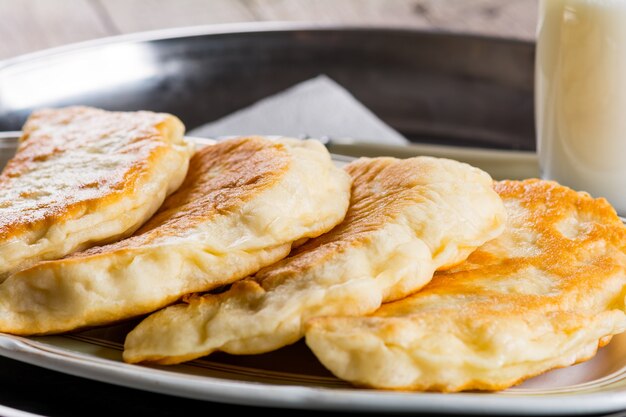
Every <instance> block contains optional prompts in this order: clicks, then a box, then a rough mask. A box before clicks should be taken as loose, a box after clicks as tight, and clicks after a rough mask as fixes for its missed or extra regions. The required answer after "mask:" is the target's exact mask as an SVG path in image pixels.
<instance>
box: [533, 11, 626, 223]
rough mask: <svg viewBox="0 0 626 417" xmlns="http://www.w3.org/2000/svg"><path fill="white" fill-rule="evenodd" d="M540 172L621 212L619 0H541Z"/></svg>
mask: <svg viewBox="0 0 626 417" xmlns="http://www.w3.org/2000/svg"><path fill="white" fill-rule="evenodd" d="M535 65H536V67H535V100H536V101H535V109H536V124H537V151H538V155H539V165H540V168H541V175H542V177H543V178H545V179H552V180H556V181H558V182H559V183H561V184H563V185H566V186H569V187H571V188H573V189H575V190H577V191H587V192H588V193H589V194H591V195H592V196H594V197H605V198H606V199H607V200H608V201H609V202H610V203H611V204H612V205H613V206H614V207H615V209H616V210H617V212H618V213H619V214H620V215H621V216H626V0H540V1H539V23H538V33H537V54H536V64H535Z"/></svg>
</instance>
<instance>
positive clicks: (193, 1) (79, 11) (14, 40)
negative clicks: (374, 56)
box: [0, 0, 538, 59]
mask: <svg viewBox="0 0 626 417" xmlns="http://www.w3.org/2000/svg"><path fill="white" fill-rule="evenodd" d="M537 1H538V0H177V1H173V0H0V19H1V20H0V21H1V22H2V24H0V59H5V58H10V57H14V56H17V55H21V54H25V53H28V52H33V51H37V50H41V49H45V48H50V47H54V46H59V45H64V44H67V43H74V42H79V41H84V40H88V39H95V38H100V37H105V36H114V35H120V34H126V33H132V32H139V31H148V30H157V29H163V28H172V27H181V26H195V25H206V24H217V23H232V22H258V21H291V22H296V21H298V22H323V23H346V24H353V25H354V24H358V25H379V26H380V25H382V26H398V27H413V28H427V29H433V30H448V31H457V32H466V33H479V34H486V35H491V36H504V37H513V38H520V39H534V36H535V26H536V13H537Z"/></svg>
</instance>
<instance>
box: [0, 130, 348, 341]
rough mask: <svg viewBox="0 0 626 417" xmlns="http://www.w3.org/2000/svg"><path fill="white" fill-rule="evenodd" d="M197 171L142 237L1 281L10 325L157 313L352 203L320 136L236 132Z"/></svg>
mask: <svg viewBox="0 0 626 417" xmlns="http://www.w3.org/2000/svg"><path fill="white" fill-rule="evenodd" d="M189 172H190V174H189V175H188V176H187V179H186V180H185V182H184V184H183V185H182V186H181V187H180V189H179V190H178V191H177V192H176V193H174V194H172V195H171V196H170V197H169V198H168V199H167V200H166V202H165V203H164V204H163V207H162V209H161V210H160V211H159V213H157V214H156V215H155V216H154V217H153V219H151V220H150V221H149V222H148V223H147V224H146V225H145V226H144V227H143V228H142V229H140V230H139V231H137V232H136V233H135V235H134V236H132V237H130V238H128V239H126V240H122V241H119V242H116V243H112V244H110V245H106V246H100V247H97V248H92V249H89V250H87V251H84V252H81V253H77V254H73V255H72V256H69V257H67V258H64V259H61V260H56V261H48V262H41V263H38V264H36V265H34V266H32V267H30V268H27V269H24V270H22V271H20V272H19V273H17V274H14V275H11V276H10V277H9V278H8V279H7V280H6V281H5V282H4V283H2V284H0V331H3V332H7V333H16V334H43V333H46V334H49V333H59V332H64V331H69V330H75V329H77V328H81V327H87V326H96V325H102V324H109V323H113V322H116V321H119V320H123V319H127V318H131V317H134V316H137V315H140V314H145V313H149V312H151V311H154V310H156V309H158V308H162V307H164V306H166V305H168V304H170V303H171V302H173V301H175V300H177V299H178V298H180V297H182V296H183V295H185V294H188V293H191V292H197V291H207V290H210V289H213V288H215V287H218V286H221V285H224V284H228V283H231V282H233V281H235V280H237V279H240V278H242V277H245V276H247V275H249V274H253V273H255V272H257V271H258V270H259V269H261V268H262V267H264V266H267V265H269V264H271V263H274V262H276V261H278V260H279V259H281V258H284V257H285V256H286V255H287V254H288V253H289V249H290V247H291V243H292V242H293V241H295V240H298V239H301V238H310V237H315V236H318V235H320V234H322V233H324V232H326V231H328V230H330V229H331V228H332V227H333V226H335V225H336V224H338V223H339V222H340V221H341V220H342V219H343V217H344V216H345V213H346V210H347V208H348V201H349V194H350V177H349V175H347V174H346V173H345V172H344V171H343V170H341V169H340V168H337V167H336V166H335V165H334V163H333V162H332V160H331V158H330V154H329V153H328V151H327V150H326V149H325V148H324V146H323V145H321V143H319V142H318V141H314V140H309V141H299V140H296V139H290V138H281V139H276V140H270V139H268V138H263V137H248V138H237V139H231V140H228V141H224V142H220V143H218V144H216V145H212V146H208V147H205V148H203V149H201V150H199V151H198V152H197V153H196V154H195V155H194V157H193V158H192V160H191V163H190V171H189Z"/></svg>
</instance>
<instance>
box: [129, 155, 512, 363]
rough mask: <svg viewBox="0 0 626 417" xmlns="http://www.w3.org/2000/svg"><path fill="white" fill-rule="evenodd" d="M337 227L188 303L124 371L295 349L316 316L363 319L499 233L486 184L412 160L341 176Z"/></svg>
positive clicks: (369, 165)
mask: <svg viewBox="0 0 626 417" xmlns="http://www.w3.org/2000/svg"><path fill="white" fill-rule="evenodd" d="M346 171H347V172H348V173H350V176H351V177H352V192H351V199H350V208H349V209H348V212H347V214H346V217H345V219H344V220H343V222H342V223H341V224H339V225H338V226H337V227H335V228H334V229H333V230H331V231H330V232H328V233H326V234H324V235H322V236H320V237H318V238H316V239H312V240H309V241H308V242H306V243H304V244H303V245H301V246H298V247H297V248H296V249H294V250H293V251H292V253H291V254H290V256H289V257H288V258H286V259H284V260H282V261H280V262H277V263H276V264H273V265H271V266H269V267H267V268H264V269H263V270H261V271H260V272H259V273H257V274H256V275H255V276H254V277H252V278H249V279H246V280H243V281H240V282H236V283H235V284H233V286H232V287H231V289H230V290H229V291H226V292H224V293H222V294H219V295H205V296H198V297H191V298H190V299H189V300H188V303H187V304H179V305H175V306H172V307H169V308H167V309H164V310H162V311H160V312H158V313H155V314H153V315H152V316H150V317H148V318H147V319H146V320H144V321H143V322H142V323H140V324H139V326H137V328H135V329H134V330H133V331H132V332H131V333H130V334H129V335H128V337H127V339H126V343H125V351H124V359H125V360H126V361H128V362H138V361H154V362H159V363H177V362H182V361H185V360H189V359H193V358H195V357H199V356H202V355H205V354H208V353H211V352H213V351H215V350H222V351H226V352H229V353H235V354H254V353H262V352H266V351H269V350H273V349H277V348H279V347H282V346H285V345H287V344H290V343H293V342H295V341H297V340H298V339H300V338H301V337H302V335H303V330H302V324H303V323H304V322H305V321H306V320H307V319H308V318H310V317H314V316H317V315H322V314H331V313H332V314H342V313H343V314H363V313H368V312H370V311H373V310H375V309H376V308H378V306H380V303H381V302H382V301H383V300H390V299H396V298H398V297H402V296H404V295H406V294H408V293H409V292H411V291H414V290H416V289H418V288H420V287H421V286H423V285H424V284H426V283H427V282H428V281H429V280H430V279H431V277H432V274H433V272H434V271H435V269H437V268H441V267H444V266H449V265H452V264H455V263H458V262H459V261H461V260H463V259H464V258H465V257H466V256H467V255H468V253H469V252H470V251H471V250H473V249H475V248H476V247H477V246H479V245H481V244H482V243H484V242H485V241H487V240H489V239H492V238H493V237H495V236H497V235H498V234H499V233H500V232H501V231H502V227H503V222H504V207H503V205H502V201H501V200H500V198H499V197H498V195H497V194H496V193H495V191H494V190H493V183H492V180H491V178H490V177H489V176H488V175H487V174H486V173H485V172H483V171H480V170H478V169H476V168H474V167H471V166H469V165H467V164H462V163H459V162H456V161H451V160H447V159H436V158H429V157H418V158H412V159H408V160H400V159H394V158H382V157H381V158H374V159H369V158H361V159H360V160H357V161H355V162H352V163H350V164H349V165H348V166H346Z"/></svg>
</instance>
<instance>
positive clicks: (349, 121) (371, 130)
mask: <svg viewBox="0 0 626 417" xmlns="http://www.w3.org/2000/svg"><path fill="white" fill-rule="evenodd" d="M255 134H256V135H279V136H291V137H304V136H308V137H313V138H322V137H325V136H326V137H330V138H355V139H358V140H359V141H363V142H376V143H389V144H405V143H407V142H408V140H407V139H406V138H404V137H403V136H402V135H401V134H400V133H398V132H397V131H395V130H394V129H392V128H391V127H390V126H388V125H387V124H385V123H384V122H383V121H382V120H380V118H378V116H376V115H375V114H374V113H373V112H372V111H371V110H369V109H368V108H367V107H365V106H364V105H363V104H362V103H361V102H359V101H358V100H356V98H355V97H354V96H353V95H352V94H350V92H349V91H348V90H346V89H345V88H344V87H342V86H341V85H339V84H338V83H337V82H335V81H333V80H332V79H330V78H329V77H328V76H326V75H320V76H318V77H315V78H313V79H310V80H307V81H304V82H302V83H299V84H296V85H295V86H293V87H291V88H289V89H287V90H285V91H282V92H280V93H278V94H275V95H273V96H269V97H267V98H265V99H263V100H260V101H258V102H257V103H255V104H253V105H251V106H250V107H247V108H244V109H241V110H239V111H236V112H235V113H232V114H230V115H228V116H225V117H223V118H221V119H218V120H216V121H213V122H210V123H208V124H205V125H203V126H200V127H197V128H196V129H193V130H191V131H189V132H188V135H189V136H197V137H208V138H216V137H220V136H238V135H255Z"/></svg>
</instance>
